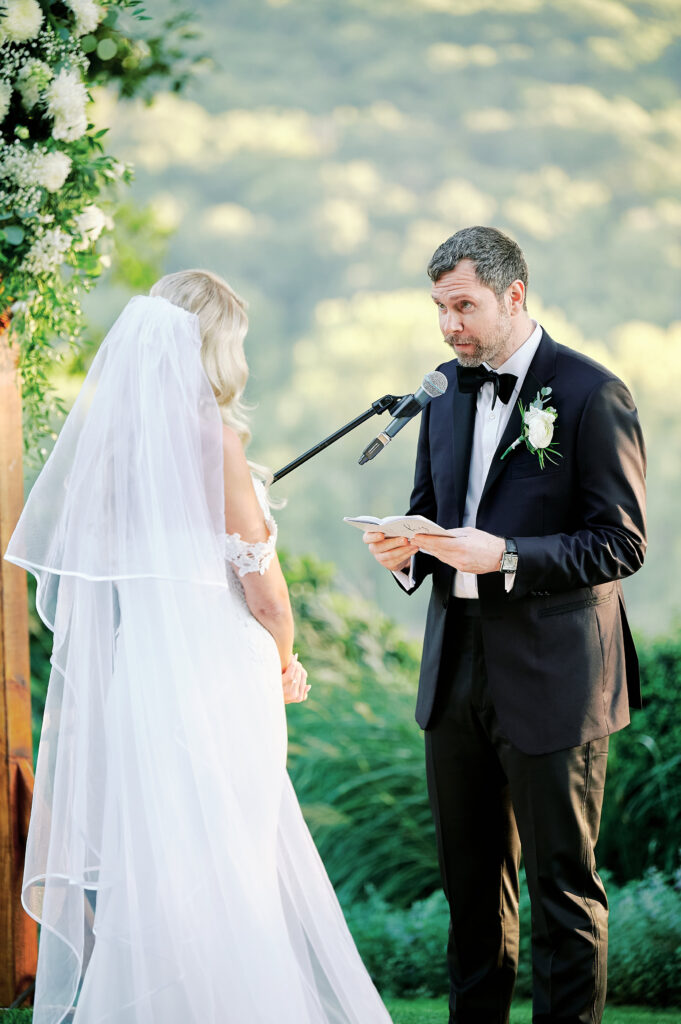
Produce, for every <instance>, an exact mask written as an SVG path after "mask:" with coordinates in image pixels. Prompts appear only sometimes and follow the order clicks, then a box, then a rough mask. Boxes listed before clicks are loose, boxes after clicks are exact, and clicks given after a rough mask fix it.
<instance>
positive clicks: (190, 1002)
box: [7, 270, 390, 1024]
mask: <svg viewBox="0 0 681 1024" xmlns="http://www.w3.org/2000/svg"><path fill="white" fill-rule="evenodd" d="M246 327H247V318H246V313H245V310H244V304H243V302H242V301H241V300H240V299H239V298H238V296H236V295H235V293H234V292H233V291H232V290H231V288H230V287H229V286H228V285H227V284H226V283H225V282H224V281H222V280H221V279H220V278H219V277H217V276H216V275H214V274H212V273H209V272H207V271H200V270H189V271H182V272H179V273H175V274H169V275H168V276H166V277H164V278H162V279H161V280H160V281H159V282H157V284H155V285H154V287H153V288H152V289H151V295H150V296H137V297H136V298H134V299H132V300H131V301H130V302H129V303H128V305H127V306H126V307H125V309H124V311H123V313H122V314H121V316H120V317H119V318H118V320H117V321H116V323H115V324H114V326H113V327H112V328H111V330H110V332H109V334H108V335H107V337H106V339H105V340H104V342H103V344H102V345H101V347H100V349H99V351H98V353H97V355H96V357H95V359H94V361H93V364H92V367H91V369H90V371H89V373H88V375H87V378H86V380H85V383H84V385H83V388H82V391H81V393H80V395H79V396H78V399H77V401H76V403H75V405H74V407H73V409H72V411H71V413H70V414H69V416H68V419H67V420H66V423H65V424H64V427H63V429H62V432H61V434H60V436H59V439H58V441H57V443H56V445H55V448H54V451H53V452H52V455H51V456H50V458H49V460H48V462H47V463H46V465H45V467H44V469H43V471H42V473H41V474H40V476H39V478H38V480H37V481H36V483H35V485H34V487H33V490H32V492H31V495H30V497H29V499H28V502H27V504H26V507H25V509H24V511H23V513H22V516H21V519H20V520H19V523H18V525H17V528H16V530H15V532H14V535H13V537H12V540H11V542H10V545H9V548H8V551H7V557H8V558H9V559H10V560H11V561H13V562H16V563H17V564H19V565H21V566H24V567H25V568H26V569H29V570H30V571H31V572H33V573H34V574H35V576H36V578H37V580H38V588H37V607H38V611H39V613H40V615H41V617H42V619H43V620H44V621H45V623H46V624H47V625H48V626H49V628H50V629H51V630H53V632H54V646H53V654H52V673H51V678H50V684H49V690H48V695H47V703H46V707H45V716H44V721H43V729H42V735H41V740H40V749H39V754H38V766H37V772H36V784H35V793H34V799H33V809H32V817H31V826H30V832H29V837H28V845H27V851H26V864H25V872H24V888H23V903H24V907H25V909H26V910H27V911H28V913H29V914H31V915H32V916H33V917H34V918H35V919H36V920H37V921H39V922H40V924H41V926H42V927H41V938H40V953H39V959H38V973H37V979H36V995H35V1009H34V1024H59V1022H60V1021H63V1020H69V1021H74V1022H75V1024H98V1022H100V1021H101V1022H107V1024H194V1022H195V1024H389V1022H390V1018H389V1016H388V1013H387V1011H386V1009H385V1007H384V1006H383V1004H382V1002H381V1000H380V998H379V996H378V993H377V992H376V990H375V988H374V986H373V985H372V983H371V980H370V979H369V976H368V974H367V973H366V970H365V969H364V967H363V965H362V962H361V960H360V958H359V955H358V953H357V950H356V949H355V946H354V943H353V941H352V938H351V936H350V933H349V931H348V929H347V926H346V924H345V920H344V918H343V915H342V913H341V910H340V907H339V905H338V902H337V900H336V897H335V895H334V892H333V889H332V888H331V885H330V883H329V880H328V878H327V876H326V872H325V870H324V867H323V865H322V863H321V860H320V858H319V855H318V854H317V851H316V849H315V847H314V845H313V842H312V839H311V836H310V834H309V832H308V830H307V828H306V825H305V823H304V820H303V817H302V814H301V812H300V808H299V806H298V802H297V800H296V797H295V794H294V792H293V789H292V786H291V783H290V781H289V778H288V775H287V773H286V722H285V714H284V703H285V701H301V700H304V699H305V698H306V696H307V692H308V690H309V685H308V684H307V681H306V672H305V670H304V668H303V667H302V665H301V664H300V663H299V662H298V660H297V658H296V656H295V655H293V652H292V645H293V620H292V616H291V608H290V603H289V598H288V593H287V589H286V584H285V582H284V578H283V575H282V572H281V569H280V566H279V562H278V560H277V555H276V551H275V541H276V525H275V522H274V520H273V518H272V516H271V514H270V511H269V507H268V502H267V492H266V488H265V487H264V485H263V484H262V483H261V482H260V481H259V480H258V479H257V478H254V476H253V475H252V473H251V467H250V466H249V464H248V463H247V460H246V456H245V454H244V448H243V445H244V444H245V443H246V442H247V441H248V437H249V434H248V430H247V427H246V424H245V420H244V415H243V409H242V406H241V404H240V396H241V394H242V392H243V389H244V386H245V383H246V377H247V373H248V369H247V366H246V362H245V358H244V354H243V338H244V335H245V333H246Z"/></svg>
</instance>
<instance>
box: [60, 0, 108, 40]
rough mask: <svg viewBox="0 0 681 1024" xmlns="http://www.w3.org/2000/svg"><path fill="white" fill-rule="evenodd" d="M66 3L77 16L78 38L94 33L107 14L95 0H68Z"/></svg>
mask: <svg viewBox="0 0 681 1024" xmlns="http://www.w3.org/2000/svg"><path fill="white" fill-rule="evenodd" d="M66 3H67V5H68V6H69V7H70V8H71V10H72V11H73V13H74V14H75V16H76V35H77V36H84V35H87V34H88V33H89V32H94V31H95V29H96V28H97V26H98V25H99V23H100V21H101V20H102V18H103V17H104V14H105V11H103V10H102V8H101V7H100V6H99V4H98V3H95V0H66Z"/></svg>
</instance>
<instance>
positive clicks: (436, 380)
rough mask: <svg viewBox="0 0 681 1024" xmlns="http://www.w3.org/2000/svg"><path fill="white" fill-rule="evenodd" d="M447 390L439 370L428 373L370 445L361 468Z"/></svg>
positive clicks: (361, 461) (360, 462)
mask: <svg viewBox="0 0 681 1024" xmlns="http://www.w3.org/2000/svg"><path fill="white" fill-rule="evenodd" d="M446 390H447V378H446V377H445V375H444V373H440V371H439V370H433V371H432V373H427V374H426V375H425V377H424V378H423V382H422V384H421V387H420V388H419V389H418V390H417V391H415V392H414V394H413V395H405V397H404V398H403V399H402V401H401V402H400V403H399V405H397V406H396V407H395V408H394V409H393V412H392V420H391V421H390V423H389V424H388V426H387V427H386V428H385V430H382V431H381V433H380V434H379V435H378V437H375V438H374V439H373V441H372V442H371V444H368V445H367V446H366V448H365V449H364V451H363V452H362V456H361V458H360V460H359V464H360V466H363V465H364V463H365V462H369V461H370V459H375V458H376V456H377V455H378V453H379V452H382V451H383V449H384V448H385V447H386V445H388V444H390V442H391V441H392V439H393V437H394V436H395V434H397V433H399V431H400V430H401V429H402V427H404V426H406V425H407V423H408V422H409V420H411V419H413V418H414V416H418V414H419V413H420V412H422V411H423V409H424V408H425V407H426V406H427V405H428V402H430V400H431V398H437V397H438V396H439V395H444V393H445V391H446Z"/></svg>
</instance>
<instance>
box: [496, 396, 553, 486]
mask: <svg viewBox="0 0 681 1024" xmlns="http://www.w3.org/2000/svg"><path fill="white" fill-rule="evenodd" d="M551 394H552V391H551V388H542V389H541V390H540V391H538V392H537V395H536V397H535V399H534V401H533V402H531V403H530V405H528V406H527V408H526V409H525V408H523V403H522V402H518V408H519V409H520V417H521V422H522V432H521V434H520V437H517V438H516V439H515V441H514V442H513V444H510V445H509V446H508V448H507V449H506V451H505V452H504V454H503V455H502V456H501V458H502V459H505V458H506V456H507V455H510V453H511V452H512V451H514V449H515V448H517V447H518V445H520V444H523V442H524V443H525V446H526V447H527V449H528V451H530V452H532V454H533V455H536V456H537V459H538V460H539V466H540V468H541V469H543V468H544V462H545V460H546V459H548V461H549V462H552V463H554V465H557V463H556V460H555V459H553V458H552V457H551V456H552V455H557V456H558V458H559V459H562V457H563V456H562V454H561V453H560V452H559V451H558V447H557V445H556V444H553V443H552V442H553V429H554V424H555V422H556V420H557V419H558V413H557V412H556V410H555V409H554V408H553V406H551V405H546V403H547V402H548V401H549V400H550V398H551Z"/></svg>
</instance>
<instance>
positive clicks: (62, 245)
mask: <svg viewBox="0 0 681 1024" xmlns="http://www.w3.org/2000/svg"><path fill="white" fill-rule="evenodd" d="M72 244H73V238H72V236H71V235H69V234H68V232H66V231H63V230H62V229H61V228H48V230H47V231H45V232H43V234H41V235H38V237H37V238H36V239H35V241H34V242H33V245H32V246H31V248H30V249H29V250H28V252H27V253H26V255H25V257H24V261H23V263H22V265H21V270H22V271H23V273H25V274H49V273H50V272H51V271H53V270H54V269H55V268H56V267H58V266H59V265H60V264H61V263H63V262H64V255H65V253H66V252H67V250H68V249H70V248H71V245H72Z"/></svg>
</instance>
